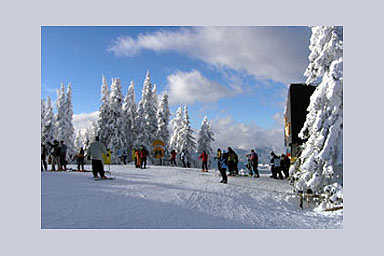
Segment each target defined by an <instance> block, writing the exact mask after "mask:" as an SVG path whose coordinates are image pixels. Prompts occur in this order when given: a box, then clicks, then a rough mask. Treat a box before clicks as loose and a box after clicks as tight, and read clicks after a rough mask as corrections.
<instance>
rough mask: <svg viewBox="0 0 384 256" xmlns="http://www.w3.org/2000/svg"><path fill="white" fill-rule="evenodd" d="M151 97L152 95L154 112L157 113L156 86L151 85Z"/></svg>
mask: <svg viewBox="0 0 384 256" xmlns="http://www.w3.org/2000/svg"><path fill="white" fill-rule="evenodd" d="M152 95H153V105H154V106H155V107H156V111H157V107H158V106H159V99H158V96H157V86H156V84H154V85H153V90H152Z"/></svg>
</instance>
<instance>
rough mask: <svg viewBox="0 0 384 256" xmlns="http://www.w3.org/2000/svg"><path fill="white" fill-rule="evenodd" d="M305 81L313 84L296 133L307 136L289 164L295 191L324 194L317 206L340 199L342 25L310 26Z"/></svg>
mask: <svg viewBox="0 0 384 256" xmlns="http://www.w3.org/2000/svg"><path fill="white" fill-rule="evenodd" d="M309 48H310V50H311V54H310V55H309V60H310V64H309V66H308V69H307V70H306V72H305V76H306V77H307V81H306V83H307V84H312V85H317V88H316V90H315V91H314V93H313V94H312V96H311V98H310V104H309V106H308V109H307V110H308V112H309V113H308V115H307V119H306V121H305V124H304V126H303V128H302V130H301V132H300V134H299V136H300V137H301V138H303V139H307V141H306V142H305V144H304V145H303V146H302V153H301V154H300V156H299V158H298V159H297V161H296V162H295V164H294V165H293V166H292V167H291V169H290V172H291V174H293V177H294V179H293V181H294V182H293V185H294V187H295V189H296V190H298V191H304V192H305V191H308V190H309V189H310V190H311V191H313V192H314V193H319V194H321V193H325V194H326V195H327V198H331V199H332V200H325V201H323V203H322V204H321V207H322V208H323V207H330V206H331V205H329V203H330V201H335V200H337V199H338V200H340V201H342V197H343V195H342V188H343V28H342V27H332V26H318V27H313V28H312V36H311V40H310V46H309Z"/></svg>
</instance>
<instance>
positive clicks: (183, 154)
mask: <svg viewBox="0 0 384 256" xmlns="http://www.w3.org/2000/svg"><path fill="white" fill-rule="evenodd" d="M180 160H181V162H182V163H183V167H184V168H185V167H187V166H186V165H185V151H184V149H183V151H181V154H180Z"/></svg>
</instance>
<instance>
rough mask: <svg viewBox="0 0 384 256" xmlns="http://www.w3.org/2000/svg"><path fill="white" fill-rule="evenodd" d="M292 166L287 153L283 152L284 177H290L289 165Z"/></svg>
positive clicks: (282, 167) (282, 166)
mask: <svg viewBox="0 0 384 256" xmlns="http://www.w3.org/2000/svg"><path fill="white" fill-rule="evenodd" d="M290 166H291V160H290V159H289V157H288V156H287V155H284V154H282V155H281V169H282V171H283V173H284V178H286V179H287V178H288V177H289V167H290Z"/></svg>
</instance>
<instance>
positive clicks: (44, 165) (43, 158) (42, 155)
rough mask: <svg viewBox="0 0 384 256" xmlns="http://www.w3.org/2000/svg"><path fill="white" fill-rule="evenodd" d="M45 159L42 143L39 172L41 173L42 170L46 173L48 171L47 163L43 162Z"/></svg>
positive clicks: (45, 154)
mask: <svg viewBox="0 0 384 256" xmlns="http://www.w3.org/2000/svg"><path fill="white" fill-rule="evenodd" d="M46 157H47V148H46V147H45V145H44V144H43V143H41V171H43V169H44V170H45V171H47V169H48V165H47V161H46V160H45V159H46Z"/></svg>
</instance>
